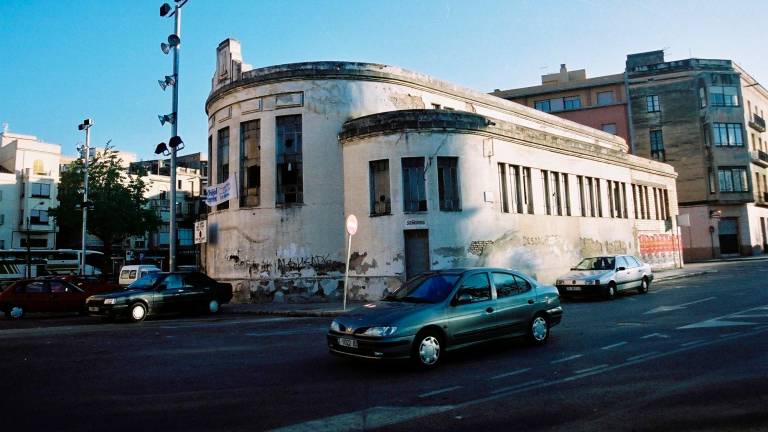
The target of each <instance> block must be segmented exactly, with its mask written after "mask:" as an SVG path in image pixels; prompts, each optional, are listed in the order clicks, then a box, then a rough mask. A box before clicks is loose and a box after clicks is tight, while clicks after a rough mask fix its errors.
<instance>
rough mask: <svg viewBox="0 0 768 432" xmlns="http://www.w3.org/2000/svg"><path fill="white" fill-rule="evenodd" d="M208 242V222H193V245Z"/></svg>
mask: <svg viewBox="0 0 768 432" xmlns="http://www.w3.org/2000/svg"><path fill="white" fill-rule="evenodd" d="M207 241H208V221H205V220H201V221H198V222H195V244H200V243H205V242H207Z"/></svg>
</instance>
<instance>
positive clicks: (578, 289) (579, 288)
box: [565, 287, 581, 291]
mask: <svg viewBox="0 0 768 432" xmlns="http://www.w3.org/2000/svg"><path fill="white" fill-rule="evenodd" d="M565 289H566V290H568V291H581V287H566V288H565Z"/></svg>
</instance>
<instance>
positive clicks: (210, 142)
mask: <svg viewBox="0 0 768 432" xmlns="http://www.w3.org/2000/svg"><path fill="white" fill-rule="evenodd" d="M208 160H213V135H208ZM207 171H208V173H207V174H206V178H207V179H208V184H209V185H213V182H212V181H211V171H210V170H207Z"/></svg>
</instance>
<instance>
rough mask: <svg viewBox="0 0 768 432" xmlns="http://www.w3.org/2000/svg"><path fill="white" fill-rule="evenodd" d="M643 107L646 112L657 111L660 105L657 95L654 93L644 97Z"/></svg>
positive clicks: (659, 109)
mask: <svg viewBox="0 0 768 432" xmlns="http://www.w3.org/2000/svg"><path fill="white" fill-rule="evenodd" d="M645 108H646V111H648V112H659V111H661V106H660V105H659V97H658V96H656V95H653V96H646V97H645Z"/></svg>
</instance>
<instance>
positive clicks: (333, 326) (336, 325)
mask: <svg viewBox="0 0 768 432" xmlns="http://www.w3.org/2000/svg"><path fill="white" fill-rule="evenodd" d="M331 331H335V332H341V327H340V326H339V322H338V321H336V320H333V321H331Z"/></svg>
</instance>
